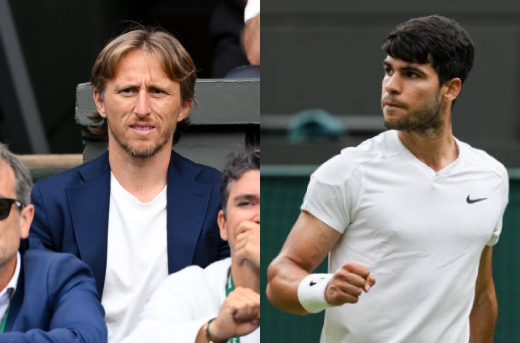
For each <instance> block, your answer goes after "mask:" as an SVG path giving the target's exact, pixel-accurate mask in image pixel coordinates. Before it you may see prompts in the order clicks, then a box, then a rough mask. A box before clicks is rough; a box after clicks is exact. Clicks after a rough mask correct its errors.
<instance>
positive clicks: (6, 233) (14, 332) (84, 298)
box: [0, 143, 107, 343]
mask: <svg viewBox="0 0 520 343" xmlns="http://www.w3.org/2000/svg"><path fill="white" fill-rule="evenodd" d="M31 188H32V180H31V174H30V173H29V171H28V170H27V168H25V166H24V165H23V164H22V163H21V162H20V161H19V160H18V159H17V158H16V156H15V155H14V154H12V153H11V152H10V151H9V150H7V147H6V146H5V145H4V144H2V143H0V232H1V233H2V234H1V236H0V290H1V291H0V332H2V334H0V342H1V343H7V342H13V343H20V342H31V343H34V342H64V343H71V342H92V343H99V342H106V341H107V328H106V325H105V322H104V320H103V317H104V311H103V307H102V306H101V303H100V299H99V297H98V295H97V292H96V286H95V283H94V279H93V278H92V274H91V272H90V269H89V268H88V267H87V266H86V265H85V264H84V263H83V262H81V261H80V260H79V259H77V258H76V257H74V256H72V255H70V254H59V253H55V252H51V251H48V250H45V249H44V248H43V246H42V245H41V243H40V242H39V241H38V240H32V239H31V240H27V239H26V238H27V236H28V235H29V228H30V226H31V222H32V219H33V216H34V206H33V205H31V204H29V203H30V196H31ZM13 205H14V206H13ZM20 240H21V242H20ZM29 246H30V248H31V249H28V248H29Z"/></svg>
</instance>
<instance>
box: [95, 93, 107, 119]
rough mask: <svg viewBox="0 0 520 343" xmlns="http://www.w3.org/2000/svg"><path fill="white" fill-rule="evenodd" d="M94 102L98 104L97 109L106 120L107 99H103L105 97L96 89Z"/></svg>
mask: <svg viewBox="0 0 520 343" xmlns="http://www.w3.org/2000/svg"><path fill="white" fill-rule="evenodd" d="M94 102H95V103H96V108H97V110H98V112H99V114H100V115H101V116H102V117H103V118H106V117H107V114H106V111H105V99H104V98H103V95H102V94H101V93H100V92H99V91H97V90H96V89H94Z"/></svg>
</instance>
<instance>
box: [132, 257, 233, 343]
mask: <svg viewBox="0 0 520 343" xmlns="http://www.w3.org/2000/svg"><path fill="white" fill-rule="evenodd" d="M228 264H229V263H228ZM220 269H221V268H220ZM224 273H225V271H224ZM205 274H206V273H205V272H204V270H203V269H201V268H200V267H196V266H191V267H188V268H185V269H183V270H181V271H179V272H177V273H174V274H171V275H170V276H169V277H168V278H167V279H166V280H165V281H164V282H162V283H161V285H160V286H159V287H158V288H157V289H156V290H155V292H154V293H153V294H152V297H151V298H150V301H149V302H148V303H147V304H146V306H145V307H144V310H143V313H142V314H141V317H140V320H139V324H138V325H137V327H136V328H135V330H134V331H133V332H132V333H131V334H130V335H129V336H128V337H127V338H126V339H125V340H123V343H142V342H157V343H160V342H165V343H166V342H195V338H196V337H197V334H198V332H199V330H200V328H201V327H202V326H203V325H204V324H205V323H206V322H207V321H208V320H209V319H211V318H214V317H216V316H217V315H218V311H219V309H220V303H221V300H222V299H221V297H225V288H224V284H223V283H222V282H219V281H217V280H213V281H214V282H213V283H211V284H209V283H208V280H207V279H206V278H207V275H205ZM218 274H223V273H222V271H220V270H219V273H218ZM221 283H222V287H218V286H220V284H221ZM217 287H218V290H213V291H212V289H215V288H217ZM220 293H222V296H221V295H220Z"/></svg>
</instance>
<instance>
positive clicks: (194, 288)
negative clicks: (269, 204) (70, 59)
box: [123, 150, 260, 343]
mask: <svg viewBox="0 0 520 343" xmlns="http://www.w3.org/2000/svg"><path fill="white" fill-rule="evenodd" d="M220 190H221V196H222V204H223V210H221V211H220V212H219V215H218V224H219V227H220V236H221V237H222V239H224V240H227V241H228V243H229V246H230V248H231V258H227V259H225V260H222V261H218V262H214V263H212V264H211V265H209V266H208V267H206V268H205V269H202V268H200V267H198V266H191V267H187V268H185V269H183V270H181V271H179V272H177V273H174V274H171V275H170V276H169V277H168V278H167V279H166V280H165V281H164V282H163V283H162V284H161V285H160V286H159V287H158V288H157V290H156V291H155V292H154V293H153V294H152V297H151V299H150V301H149V302H148V303H147V304H146V306H145V307H144V311H143V313H142V314H141V318H140V321H139V324H138V325H137V327H136V329H135V330H134V331H133V332H132V333H131V334H130V336H128V337H127V339H126V340H124V341H123V342H124V343H130V342H139V343H140V342H183V343H188V342H195V343H200V342H204V343H208V342H213V343H221V342H228V340H229V342H240V343H259V342H260V295H259V292H260V150H249V151H245V152H238V153H236V154H235V155H234V157H233V159H232V160H231V161H230V162H229V163H228V165H227V166H226V168H225V170H224V176H223V180H222V185H221V188H220ZM237 338H239V340H238V339H237Z"/></svg>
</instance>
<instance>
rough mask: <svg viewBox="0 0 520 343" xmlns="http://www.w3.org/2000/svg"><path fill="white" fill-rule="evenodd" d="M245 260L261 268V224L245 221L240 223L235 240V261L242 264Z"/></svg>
mask: <svg viewBox="0 0 520 343" xmlns="http://www.w3.org/2000/svg"><path fill="white" fill-rule="evenodd" d="M245 260H248V261H250V262H251V263H253V264H254V265H255V266H256V267H258V268H260V224H259V223H255V222H250V221H243V222H242V223H240V225H238V228H237V231H236V241H235V261H236V263H237V264H238V265H239V266H242V264H243V263H244V261H245Z"/></svg>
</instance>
